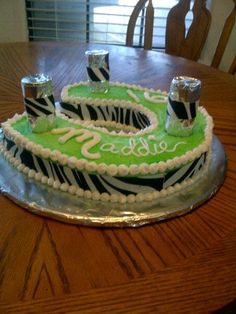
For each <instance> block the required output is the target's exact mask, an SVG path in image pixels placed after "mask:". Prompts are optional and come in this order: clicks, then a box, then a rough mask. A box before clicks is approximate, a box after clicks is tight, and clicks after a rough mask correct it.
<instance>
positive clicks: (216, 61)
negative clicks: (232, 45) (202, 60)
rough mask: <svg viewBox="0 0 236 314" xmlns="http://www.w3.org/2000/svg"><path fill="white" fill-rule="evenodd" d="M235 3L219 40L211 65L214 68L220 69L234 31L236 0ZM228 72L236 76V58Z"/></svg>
mask: <svg viewBox="0 0 236 314" xmlns="http://www.w3.org/2000/svg"><path fill="white" fill-rule="evenodd" d="M233 2H234V7H233V10H232V12H231V13H230V15H229V16H228V17H227V19H226V21H225V24H224V27H223V30H222V33H221V36H220V39H219V42H218V45H217V48H216V51H215V54H214V57H213V60H212V63H211V66H212V67H214V68H218V67H219V65H220V62H221V60H222V57H223V55H224V52H225V49H226V46H227V43H228V41H229V37H230V35H231V33H232V30H233V27H234V25H235V19H236V0H233ZM228 72H229V73H230V74H235V73H236V56H235V57H234V59H233V62H232V64H231V66H230V68H229V71H228Z"/></svg>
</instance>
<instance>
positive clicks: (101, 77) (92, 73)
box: [85, 50, 110, 93]
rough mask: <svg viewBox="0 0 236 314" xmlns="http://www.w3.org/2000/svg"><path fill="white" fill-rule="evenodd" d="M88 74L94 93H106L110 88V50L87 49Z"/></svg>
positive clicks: (90, 86) (91, 89)
mask: <svg viewBox="0 0 236 314" xmlns="http://www.w3.org/2000/svg"><path fill="white" fill-rule="evenodd" d="M85 54H86V56H87V57H88V66H87V74H88V81H89V88H90V91H91V92H92V93H106V92H107V91H108V89H109V79H110V73H109V52H108V51H106V50H91V51H86V53H85Z"/></svg>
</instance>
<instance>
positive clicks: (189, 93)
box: [165, 76, 201, 136]
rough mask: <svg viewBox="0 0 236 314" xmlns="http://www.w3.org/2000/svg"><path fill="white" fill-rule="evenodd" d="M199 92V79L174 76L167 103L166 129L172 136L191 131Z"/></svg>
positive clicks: (188, 133) (187, 134) (190, 132)
mask: <svg viewBox="0 0 236 314" xmlns="http://www.w3.org/2000/svg"><path fill="white" fill-rule="evenodd" d="M200 92H201V81H199V80H198V79H196V78H193V77H187V76H177V77H174V78H173V80H172V82H171V85H170V92H169V98H168V104H167V119H166V125H165V126H166V131H167V133H168V134H170V135H174V136H189V135H191V134H192V132H193V127H194V121H195V117H196V114H197V107H198V104H199V99H200Z"/></svg>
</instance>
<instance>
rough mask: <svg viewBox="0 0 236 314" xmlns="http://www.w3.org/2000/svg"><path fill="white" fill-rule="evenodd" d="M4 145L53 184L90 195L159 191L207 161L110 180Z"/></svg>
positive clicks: (188, 175) (11, 145)
mask: <svg viewBox="0 0 236 314" xmlns="http://www.w3.org/2000/svg"><path fill="white" fill-rule="evenodd" d="M3 143H4V146H5V149H6V150H8V151H9V152H10V153H11V154H12V156H13V157H15V158H17V159H18V160H20V161H21V163H22V164H24V165H25V166H27V167H28V168H30V169H32V170H34V171H36V172H39V173H42V174H43V175H45V176H46V177H48V178H52V179H53V180H54V181H58V182H60V183H61V184H62V183H67V184H69V185H70V186H76V187H79V188H81V189H83V190H89V191H91V192H98V193H100V194H101V193H108V194H110V195H112V194H117V195H126V196H127V195H130V194H133V195H137V194H139V193H149V192H155V191H161V190H162V189H165V188H167V187H169V186H173V185H175V184H176V183H181V182H183V181H184V180H185V179H188V178H192V177H193V176H194V175H196V174H197V173H198V171H199V170H200V169H201V168H202V166H203V165H204V164H205V162H206V157H207V153H203V154H202V155H201V156H200V157H199V158H197V159H195V160H194V161H192V162H190V163H188V164H186V165H185V166H183V167H180V168H178V169H176V170H172V171H170V172H168V173H167V174H158V175H150V176H149V175H147V176H138V177H118V176H115V177H112V176H108V175H99V174H90V173H87V172H81V171H79V170H77V169H71V168H69V167H68V166H62V165H59V164H57V163H54V162H52V161H49V160H45V159H43V158H40V157H38V156H35V155H34V154H32V153H31V152H29V151H27V150H26V149H22V148H19V147H18V146H17V145H16V144H15V143H14V142H13V141H12V140H10V139H8V138H6V137H4V141H3Z"/></svg>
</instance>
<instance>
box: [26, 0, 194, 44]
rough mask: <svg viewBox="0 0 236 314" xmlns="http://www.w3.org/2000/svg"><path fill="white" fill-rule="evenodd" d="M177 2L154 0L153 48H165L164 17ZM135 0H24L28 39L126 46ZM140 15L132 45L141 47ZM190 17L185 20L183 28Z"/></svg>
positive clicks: (142, 27) (141, 18) (143, 14)
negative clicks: (128, 26)
mask: <svg viewBox="0 0 236 314" xmlns="http://www.w3.org/2000/svg"><path fill="white" fill-rule="evenodd" d="M177 2H178V0H154V1H153V6H154V9H155V14H154V16H155V20H154V31H153V34H154V35H153V47H154V48H164V46H165V28H166V17H167V14H168V12H169V9H170V8H171V7H173V6H174V5H175V4H176V3H177ZM136 3H137V0H129V1H127V0H26V12H27V21H28V31H29V40H78V41H79V42H81V43H85V42H91V43H109V44H121V45H124V44H125V40H126V31H127V25H128V22H129V18H130V15H131V13H132V11H133V9H134V6H135V4H136ZM144 17H145V12H144V11H143V12H141V14H140V16H139V18H138V21H137V24H136V28H135V35H134V46H138V47H142V46H143V31H144ZM190 21H191V16H187V18H186V27H187V28H188V25H189V23H190Z"/></svg>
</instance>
